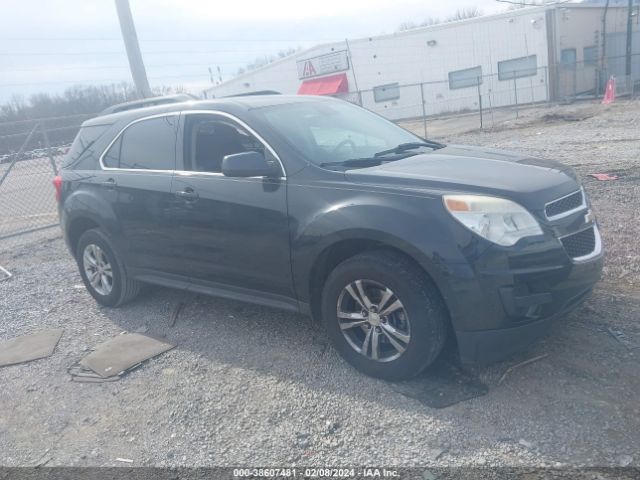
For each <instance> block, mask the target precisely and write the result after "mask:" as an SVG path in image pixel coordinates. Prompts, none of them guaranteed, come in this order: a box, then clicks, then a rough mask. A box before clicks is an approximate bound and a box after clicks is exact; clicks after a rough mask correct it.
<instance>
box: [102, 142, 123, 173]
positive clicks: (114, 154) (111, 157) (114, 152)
mask: <svg viewBox="0 0 640 480" xmlns="http://www.w3.org/2000/svg"><path fill="white" fill-rule="evenodd" d="M121 145H122V135H120V136H119V137H118V139H117V140H116V141H115V142H114V143H113V145H111V148H109V151H108V152H107V153H106V154H105V156H104V157H102V164H103V165H104V166H105V167H109V168H119V167H120V146H121Z"/></svg>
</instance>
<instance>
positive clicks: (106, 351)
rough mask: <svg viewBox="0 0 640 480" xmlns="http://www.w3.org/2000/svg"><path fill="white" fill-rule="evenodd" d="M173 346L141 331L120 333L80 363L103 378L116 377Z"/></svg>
mask: <svg viewBox="0 0 640 480" xmlns="http://www.w3.org/2000/svg"><path fill="white" fill-rule="evenodd" d="M173 347H175V345H172V344H170V343H167V342H163V341H160V340H156V339H155V338H151V337H147V336H146V335H141V334H139V333H130V334H127V335H118V336H117V337H115V338H112V339H110V340H107V341H106V342H104V343H102V344H101V345H98V347H97V348H96V349H95V351H93V352H92V353H90V354H89V355H87V356H86V357H84V358H83V359H82V360H80V365H81V366H83V367H84V368H88V369H90V370H93V371H94V372H95V373H97V374H98V375H100V376H101V377H103V378H108V377H114V376H116V375H119V374H120V373H122V372H124V371H125V370H128V369H130V368H131V367H133V366H135V365H137V364H139V363H141V362H144V361H145V360H148V359H150V358H153V357H155V356H156V355H160V354H161V353H164V352H166V351H167V350H171V349H172V348H173Z"/></svg>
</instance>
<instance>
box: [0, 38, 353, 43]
mask: <svg viewBox="0 0 640 480" xmlns="http://www.w3.org/2000/svg"><path fill="white" fill-rule="evenodd" d="M0 40H1V41H5V40H8V41H58V40H59V41H73V42H84V41H96V42H116V41H117V42H121V41H122V39H121V38H91V37H89V38H85V37H0ZM339 41H341V39H339V38H338V39H336V38H315V39H314V38H310V39H307V38H299V37H298V38H287V39H262V38H255V39H252V38H228V39H224V38H199V39H196V38H163V39H160V38H156V39H145V40H140V43H166V42H176V43H177V42H193V43H214V42H223V43H229V42H232V43H240V42H248V43H268V42H274V43H275V42H277V43H283V42H339Z"/></svg>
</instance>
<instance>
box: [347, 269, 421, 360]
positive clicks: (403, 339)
mask: <svg viewBox="0 0 640 480" xmlns="http://www.w3.org/2000/svg"><path fill="white" fill-rule="evenodd" d="M337 315H338V324H339V326H340V330H341V331H342V334H343V335H344V337H345V339H346V340H347V342H348V343H349V345H351V347H352V348H353V349H354V350H355V351H357V352H358V353H360V354H361V355H364V356H365V357H367V358H369V359H371V360H374V361H377V362H390V361H392V360H395V359H397V358H398V357H399V356H400V355H402V354H403V353H404V352H405V350H406V349H407V347H408V345H409V342H410V340H411V332H410V324H409V316H408V315H407V312H406V310H405V308H404V305H403V304H402V302H401V301H400V299H399V298H398V297H397V296H396V294H395V293H394V292H393V291H391V289H389V288H387V287H386V286H384V285H382V284H381V283H379V282H375V281H373V280H364V279H362V280H356V281H354V282H351V283H350V284H349V285H347V286H346V287H344V289H343V290H342V292H341V293H340V296H339V297H338V305H337Z"/></svg>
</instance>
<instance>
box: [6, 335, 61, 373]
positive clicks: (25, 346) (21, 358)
mask: <svg viewBox="0 0 640 480" xmlns="http://www.w3.org/2000/svg"><path fill="white" fill-rule="evenodd" d="M62 332H64V329H62V328H54V329H51V330H43V331H41V332H37V333H31V334H29V335H22V336H20V337H15V338H11V339H9V340H4V341H2V342H0V367H5V366H7V365H16V364H18V363H25V362H30V361H32V360H38V359H39V358H45V357H49V356H51V355H52V354H53V351H54V350H55V348H56V345H58V342H59V341H60V337H62Z"/></svg>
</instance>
